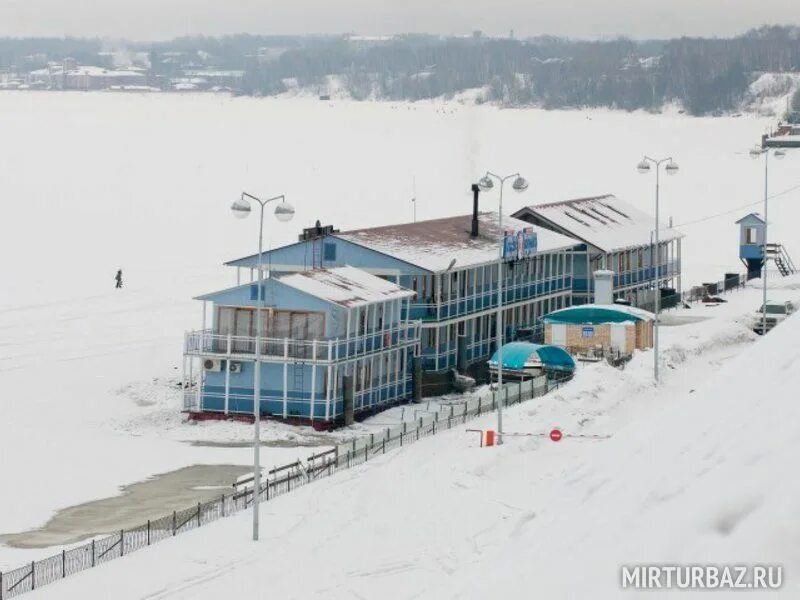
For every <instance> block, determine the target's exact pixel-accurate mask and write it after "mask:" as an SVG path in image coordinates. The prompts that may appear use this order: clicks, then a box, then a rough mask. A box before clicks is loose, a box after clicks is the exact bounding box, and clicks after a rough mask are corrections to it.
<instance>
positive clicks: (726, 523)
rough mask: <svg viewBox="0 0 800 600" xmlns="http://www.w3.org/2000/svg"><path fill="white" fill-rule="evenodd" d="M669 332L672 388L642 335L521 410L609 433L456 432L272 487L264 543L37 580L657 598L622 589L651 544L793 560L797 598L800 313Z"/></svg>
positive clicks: (173, 592) (364, 593)
mask: <svg viewBox="0 0 800 600" xmlns="http://www.w3.org/2000/svg"><path fill="white" fill-rule="evenodd" d="M789 292H790V293H796V292H795V291H794V290H789ZM742 294H743V295H742V296H741V298H742V299H746V300H747V301H752V300H753V299H755V298H756V297H757V290H756V289H752V290H749V291H746V292H743V293H742ZM731 298H733V297H732V296H731ZM692 310H694V311H695V313H694V314H693V315H692V316H693V317H694V319H697V318H698V317H702V316H706V314H707V313H706V312H704V309H692ZM716 310H721V311H728V312H730V313H731V314H733V313H735V312H736V310H737V309H735V308H734V307H731V306H722V307H717V308H709V309H708V311H716ZM690 312H691V311H684V312H683V314H673V321H678V320H680V319H684V320H687V319H688V318H689V317H690V314H689V313H690ZM698 312H699V313H700V314H699V315H698V314H697V313H698ZM663 334H664V336H663V337H664V348H665V355H664V366H665V369H664V380H665V381H664V383H663V385H662V386H660V387H659V388H654V387H653V386H652V384H651V382H650V376H651V362H650V360H649V359H650V357H651V355H649V353H642V354H639V355H637V357H636V358H635V359H634V361H633V362H632V363H631V364H630V365H629V366H628V368H626V369H625V370H624V371H622V372H620V371H616V370H614V369H612V368H610V367H607V366H604V365H594V366H588V367H583V368H581V369H580V371H579V373H578V376H577V378H576V380H575V382H574V383H573V384H571V385H569V386H567V387H565V388H563V389H561V390H559V391H558V392H557V393H555V394H552V395H550V396H546V397H544V398H540V399H537V400H535V401H533V402H529V403H526V404H523V405H520V406H516V407H514V408H513V409H511V410H509V411H508V413H509V414H508V419H507V425H506V427H507V431H510V432H518V433H531V432H544V431H547V430H548V429H549V428H550V427H552V426H553V425H558V426H560V427H562V428H563V430H564V431H565V432H567V433H583V434H596V435H601V436H609V437H608V438H607V439H599V440H593V439H571V438H569V437H567V438H565V439H564V440H563V441H562V442H560V443H559V444H553V443H551V442H549V441H547V440H543V439H541V438H531V437H509V438H508V443H507V444H506V445H504V446H503V447H500V448H497V447H496V448H492V449H486V448H483V449H482V448H479V447H478V446H477V440H476V438H475V434H470V433H467V432H466V431H452V432H449V433H444V434H442V435H438V436H436V437H434V438H430V439H427V440H424V441H422V442H420V443H417V444H414V445H412V446H410V447H407V448H405V449H403V450H401V451H398V452H391V453H388V454H387V455H385V456H384V457H380V458H377V459H376V460H375V461H372V462H370V463H368V464H367V465H364V466H362V467H360V468H358V469H355V470H353V471H347V472H344V473H342V474H339V475H337V476H336V477H333V478H331V479H326V480H323V481H320V482H319V483H315V484H314V485H312V486H308V487H305V488H302V489H301V490H300V491H298V492H297V493H295V494H292V495H289V496H283V497H281V498H279V499H278V500H277V501H274V502H270V503H269V504H267V505H265V506H264V507H263V509H262V513H263V519H262V527H263V534H264V535H263V537H262V541H261V542H260V543H258V544H257V545H253V544H252V543H250V542H248V540H247V538H248V535H249V529H248V526H249V516H248V515H240V516H239V517H236V518H233V519H231V520H227V521H221V522H217V523H216V524H212V525H210V526H208V527H205V528H202V529H199V530H196V531H194V532H191V533H188V534H186V535H184V536H181V537H178V538H176V539H175V540H171V541H169V542H165V543H163V544H159V545H158V546H157V547H154V548H152V549H149V550H146V551H141V552H139V553H137V554H135V555H132V556H130V557H127V558H125V559H123V560H118V561H114V562H113V563H111V564H108V565H104V566H103V567H102V568H98V569H96V570H94V571H93V572H87V573H83V574H81V575H78V576H76V577H74V578H69V579H67V580H66V581H64V582H63V583H58V584H56V585H53V586H51V587H49V588H44V589H43V590H41V591H40V592H37V594H38V596H33V597H41V598H61V597H84V598H101V597H104V596H103V595H104V594H105V593H106V592H107V590H108V589H110V588H111V586H113V585H114V582H118V581H121V580H124V581H125V582H126V583H125V586H122V587H121V588H118V587H115V588H114V590H115V597H117V598H120V599H123V600H124V599H134V598H145V597H147V598H171V599H189V598H191V599H198V600H203V599H206V598H208V599H212V598H218V597H241V598H260V597H263V596H264V594H267V593H268V594H270V595H274V596H275V597H281V598H284V597H285V598H315V597H320V598H322V597H324V598H354V597H355V598H359V597H363V598H375V597H380V598H456V597H458V598H486V597H493V596H498V597H506V598H530V597H531V594H532V593H533V592H535V597H541V598H548V600H551V599H555V600H559V599H562V598H563V599H570V598H615V597H617V596H621V597H650V596H647V595H638V596H637V594H636V593H627V592H626V593H625V594H624V595H623V594H622V593H621V591H620V590H619V583H618V582H619V567H620V565H621V564H628V563H640V562H644V561H663V562H669V563H684V562H686V563H690V562H692V563H693V562H700V563H708V562H712V563H721V562H740V561H748V562H759V563H779V564H782V565H783V566H784V567H785V570H786V571H785V572H786V578H787V581H786V583H785V584H784V587H783V589H782V590H781V591H780V592H778V593H770V594H769V596H768V597H796V596H797V594H798V593H800V580H798V579H797V578H796V576H795V575H793V574H794V573H796V572H797V570H798V569H800V553H798V550H797V548H798V546H797V543H796V542H797V539H798V536H800V529H799V528H798V525H797V520H796V518H795V516H796V513H797V509H798V506H800V486H799V485H798V483H797V482H796V478H795V477H794V476H793V474H794V473H795V472H796V471H797V469H798V467H800V464H798V463H799V462H800V447H799V446H800V414H799V413H800V405H798V404H797V402H796V396H797V394H796V386H797V381H799V380H800V358H799V357H800V353H798V350H800V348H798V340H799V339H800V317H797V316H795V317H792V318H791V319H789V320H788V321H787V322H786V323H785V324H783V325H781V326H780V327H778V328H776V329H775V330H774V331H773V332H772V333H770V334H769V336H767V337H766V338H764V339H763V340H759V341H757V342H756V343H754V344H753V343H751V342H752V340H753V337H754V336H753V334H752V333H751V332H749V331H748V330H747V329H746V327H744V325H737V324H736V323H735V322H732V321H730V320H725V319H711V320H699V321H695V322H693V323H692V324H687V325H682V326H681V325H674V326H669V327H665V328H664V330H663ZM754 374H757V375H758V376H759V377H764V378H768V380H769V381H770V387H769V388H768V390H769V391H768V393H764V392H763V390H762V387H761V379H759V378H756V377H754ZM479 423H482V425H477V426H491V425H492V424H493V418H492V417H491V416H488V417H485V418H483V419H482V421H480V422H479ZM474 426H476V425H475V424H474V423H471V424H470V428H471V427H474ZM680 595H681V596H685V595H686V594H685V593H681V594H680ZM667 596H668V595H667ZM659 597H660V596H659ZM717 597H725V594H717ZM748 597H750V596H748Z"/></svg>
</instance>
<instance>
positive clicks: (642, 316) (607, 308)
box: [544, 304, 655, 355]
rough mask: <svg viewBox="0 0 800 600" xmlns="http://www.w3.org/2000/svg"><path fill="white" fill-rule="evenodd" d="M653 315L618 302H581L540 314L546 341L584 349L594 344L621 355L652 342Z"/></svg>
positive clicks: (591, 348)
mask: <svg viewBox="0 0 800 600" xmlns="http://www.w3.org/2000/svg"><path fill="white" fill-rule="evenodd" d="M654 320H655V315H653V313H650V312H647V311H645V310H642V309H640V308H635V307H632V306H625V305H622V304H583V305H580V306H571V307H569V308H563V309H561V310H557V311H555V312H552V313H550V314H548V315H547V316H545V317H544V323H545V329H544V339H545V343H547V344H554V345H556V346H563V347H564V348H566V349H567V350H568V351H569V352H573V353H586V352H588V351H594V350H596V349H598V347H600V348H602V349H603V350H604V351H608V350H611V351H615V352H618V353H620V354H623V355H630V354H633V351H634V350H644V349H646V348H650V347H652V345H653V323H654Z"/></svg>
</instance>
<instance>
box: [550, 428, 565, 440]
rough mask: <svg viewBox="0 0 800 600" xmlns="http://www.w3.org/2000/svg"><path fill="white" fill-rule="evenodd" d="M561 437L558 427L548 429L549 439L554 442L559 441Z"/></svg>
mask: <svg viewBox="0 0 800 600" xmlns="http://www.w3.org/2000/svg"><path fill="white" fill-rule="evenodd" d="M562 437H563V435H562V433H561V430H560V429H553V430H551V431H550V439H551V440H553V441H554V442H560V441H561V438H562Z"/></svg>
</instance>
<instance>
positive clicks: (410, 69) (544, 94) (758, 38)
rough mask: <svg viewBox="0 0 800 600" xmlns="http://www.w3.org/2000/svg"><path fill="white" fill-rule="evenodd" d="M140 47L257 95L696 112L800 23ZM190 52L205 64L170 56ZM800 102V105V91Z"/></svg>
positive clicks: (795, 46)
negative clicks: (711, 29)
mask: <svg viewBox="0 0 800 600" xmlns="http://www.w3.org/2000/svg"><path fill="white" fill-rule="evenodd" d="M99 46H100V44H99V42H98V41H93V40H69V39H67V40H0V66H4V65H8V64H13V62H14V60H17V61H18V60H19V58H20V57H22V56H27V55H31V54H35V53H36V52H46V53H47V54H48V55H52V53H58V52H61V53H62V54H70V55H73V57H76V58H80V57H85V56H87V55H88V54H91V52H93V51H96V50H97V49H98V48H99ZM129 47H130V48H131V49H137V50H140V51H143V50H144V51H147V52H148V53H149V56H150V62H151V65H152V66H151V68H152V69H153V71H154V74H156V75H161V76H166V77H170V76H174V75H177V74H178V73H179V72H180V70H181V69H185V68H186V67H187V66H189V67H191V66H196V67H202V66H205V67H208V66H213V67H215V68H224V69H237V70H243V71H245V77H244V81H243V84H242V90H241V92H242V93H245V94H252V95H272V94H276V93H281V92H283V91H285V90H286V89H287V87H288V86H290V85H296V86H299V87H303V88H306V89H310V90H312V91H315V90H319V92H320V94H325V93H327V90H328V77H329V76H335V77H337V78H338V80H339V82H340V84H341V85H342V86H343V87H344V88H345V89H346V90H347V91H348V92H349V93H350V94H351V95H352V97H353V98H356V99H367V98H376V99H386V100H412V101H413V100H422V99H427V98H436V97H442V96H444V97H448V96H452V95H455V94H457V93H459V92H462V91H465V90H469V89H474V88H482V89H484V90H485V92H484V93H483V94H482V95H481V96H480V97H479V98H478V100H479V101H491V102H498V103H501V104H503V105H507V106H526V105H536V106H542V107H545V108H580V107H610V108H616V109H623V110H636V109H647V110H658V109H660V108H661V107H663V106H664V105H665V104H666V103H670V102H677V103H679V104H680V105H682V106H683V107H684V108H685V109H686V110H687V111H688V112H689V113H691V114H694V115H705V114H714V113H721V112H725V111H730V110H735V109H736V108H737V107H738V106H739V105H740V104H741V102H742V100H743V98H744V97H745V94H746V92H747V90H748V87H749V86H750V84H751V83H752V82H753V81H754V80H755V79H756V78H757V77H758V76H759V75H761V74H762V73H764V72H798V73H800V28H798V27H780V26H769V27H762V28H759V29H755V30H752V31H749V32H747V33H745V34H744V35H741V36H738V37H734V38H728V39H705V38H680V39H674V40H666V41H658V40H656V41H633V40H629V39H615V40H604V41H579V40H566V39H561V38H556V37H548V36H544V37H537V38H532V39H525V40H515V39H510V38H509V39H499V38H487V37H483V36H480V35H477V34H476V35H473V36H470V37H463V38H456V37H449V38H448V37H440V36H432V35H405V36H397V37H395V38H392V39H390V40H368V39H358V38H356V39H353V38H350V37H348V36H311V37H308V36H306V37H297V36H252V35H235V36H226V37H221V38H211V37H187V38H179V39H175V40H172V41H169V42H160V43H151V44H138V45H137V44H130V45H129ZM179 53H186V54H187V55H190V56H192V57H194V60H195V61H196V64H193V63H192V61H191V60H190V61H189V62H188V65H187V62H186V61H185V60H184V61H177V60H173V59H171V58H170V57H173V56H175V55H176V54H179ZM208 57H210V58H208ZM793 103H794V104H795V105H796V106H798V105H800V96H798V95H797V94H795V96H794V98H793Z"/></svg>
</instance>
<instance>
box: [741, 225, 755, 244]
mask: <svg viewBox="0 0 800 600" xmlns="http://www.w3.org/2000/svg"><path fill="white" fill-rule="evenodd" d="M744 243H745V244H757V243H758V230H757V229H756V228H755V227H746V228H745V230H744Z"/></svg>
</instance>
